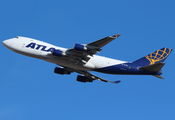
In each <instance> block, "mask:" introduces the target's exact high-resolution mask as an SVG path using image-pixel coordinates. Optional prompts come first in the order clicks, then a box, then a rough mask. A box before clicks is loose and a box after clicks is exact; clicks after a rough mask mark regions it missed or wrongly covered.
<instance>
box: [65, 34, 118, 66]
mask: <svg viewBox="0 0 175 120" xmlns="http://www.w3.org/2000/svg"><path fill="white" fill-rule="evenodd" d="M119 36H120V34H116V35H113V36H108V37H105V38H103V39H100V40H97V41H95V42H92V43H89V44H75V46H74V48H72V49H68V50H67V51H66V53H67V54H68V55H69V58H70V59H72V60H73V59H75V60H79V61H81V62H82V63H83V64H86V62H88V61H89V59H90V57H88V55H90V56H93V55H94V54H96V53H99V51H101V50H102V49H101V48H102V47H103V46H105V45H106V44H108V43H109V42H111V41H112V40H114V39H116V38H117V37H119Z"/></svg>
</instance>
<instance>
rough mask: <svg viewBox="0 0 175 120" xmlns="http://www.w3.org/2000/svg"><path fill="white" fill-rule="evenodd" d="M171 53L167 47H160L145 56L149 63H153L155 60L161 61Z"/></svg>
mask: <svg viewBox="0 0 175 120" xmlns="http://www.w3.org/2000/svg"><path fill="white" fill-rule="evenodd" d="M170 53H171V49H169V48H162V49H160V50H157V51H156V52H153V53H151V54H149V55H147V56H145V57H146V58H147V59H148V60H149V62H150V65H152V64H155V63H156V62H163V61H164V60H165V59H166V58H167V57H168V55H169V54H170Z"/></svg>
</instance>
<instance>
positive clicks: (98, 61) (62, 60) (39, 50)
mask: <svg viewBox="0 0 175 120" xmlns="http://www.w3.org/2000/svg"><path fill="white" fill-rule="evenodd" d="M3 44H4V46H6V47H7V48H9V49H10V50H12V51H14V52H17V53H19V54H22V55H26V56H30V57H34V58H38V59H42V60H45V61H48V62H51V63H54V64H57V65H60V66H64V67H69V68H73V69H78V70H85V71H91V70H93V69H99V68H104V67H108V66H113V65H117V64H122V63H126V62H125V61H120V60H115V59H111V58H107V57H103V56H98V55H93V56H88V57H90V60H89V61H88V62H87V63H86V64H84V65H82V64H78V63H75V62H72V61H69V60H67V58H66V57H57V56H53V55H50V54H51V50H52V48H54V49H59V50H61V51H66V50H67V49H66V48H62V47H57V46H54V45H51V44H48V43H45V42H43V41H39V40H36V39H32V38H27V37H16V38H12V39H8V40H5V41H3ZM26 46H28V47H26Z"/></svg>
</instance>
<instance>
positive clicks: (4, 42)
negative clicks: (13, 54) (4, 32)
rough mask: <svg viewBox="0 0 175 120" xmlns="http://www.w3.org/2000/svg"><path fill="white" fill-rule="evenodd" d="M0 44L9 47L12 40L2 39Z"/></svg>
mask: <svg viewBox="0 0 175 120" xmlns="http://www.w3.org/2000/svg"><path fill="white" fill-rule="evenodd" d="M2 44H3V45H4V46H5V47H7V48H9V47H11V45H12V44H13V41H12V40H11V39H8V40H4V41H3V42H2Z"/></svg>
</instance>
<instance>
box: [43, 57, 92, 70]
mask: <svg viewBox="0 0 175 120" xmlns="http://www.w3.org/2000/svg"><path fill="white" fill-rule="evenodd" d="M44 60H45V61H47V62H51V63H54V64H57V65H60V66H62V67H69V68H72V69H78V70H85V71H91V70H92V69H94V68H95V67H94V65H93V64H91V63H89V62H88V63H86V64H85V65H84V64H82V63H81V62H75V61H68V60H65V59H63V58H61V57H60V58H58V57H50V58H46V59H44Z"/></svg>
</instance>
